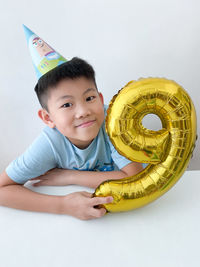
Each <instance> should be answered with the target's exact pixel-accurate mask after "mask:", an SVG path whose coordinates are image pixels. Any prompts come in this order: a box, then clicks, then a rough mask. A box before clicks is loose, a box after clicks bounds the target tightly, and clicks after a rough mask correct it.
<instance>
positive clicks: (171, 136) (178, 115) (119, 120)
mask: <svg viewBox="0 0 200 267" xmlns="http://www.w3.org/2000/svg"><path fill="white" fill-rule="evenodd" d="M150 113H153V114H156V115H157V116H158V117H159V118H160V120H161V122H162V127H163V128H162V129H161V130H159V131H153V130H149V129H146V128H145V127H144V126H143V125H142V119H143V117H144V116H145V115H147V114H150ZM106 130H107V133H108V135H109V137H110V140H111V142H112V143H113V145H114V146H115V148H116V149H117V151H118V152H119V153H120V154H122V155H124V156H125V157H127V158H128V159H130V160H132V161H137V162H143V163H148V166H147V167H146V168H145V169H144V170H143V171H142V172H140V173H138V174H136V175H134V176H131V177H127V178H123V179H120V180H108V181H105V182H103V183H102V184H100V185H99V186H98V188H96V190H95V193H94V196H113V198H114V201H113V202H112V203H110V204H105V205H104V207H105V208H106V210H107V211H109V212H119V211H127V210H132V209H135V208H139V207H142V206H144V205H146V204H148V203H150V202H152V201H153V200H155V199H157V198H158V197H160V196H161V195H163V194H164V193H165V192H166V191H168V190H169V189H170V188H171V187H172V186H173V185H174V184H175V183H176V182H177V181H178V179H179V178H180V177H181V176H182V174H183V173H184V171H185V169H186V168H187V166H188V163H189V160H190V158H191V156H192V152H193V149H194V146H195V141H196V113H195V108H194V105H193V103H192V100H191V98H190V97H189V95H188V94H187V93H186V91H185V90H184V89H183V88H182V87H181V86H180V85H178V84H177V83H176V82H174V81H170V80H167V79H164V78H146V79H140V80H138V81H131V82H129V83H128V84H127V85H126V86H125V87H124V88H122V90H121V91H119V93H118V94H117V95H115V96H114V97H113V99H112V101H111V102H110V105H109V108H108V111H107V117H106Z"/></svg>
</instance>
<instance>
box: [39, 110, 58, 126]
mask: <svg viewBox="0 0 200 267" xmlns="http://www.w3.org/2000/svg"><path fill="white" fill-rule="evenodd" d="M38 116H39V117H40V119H41V120H42V121H43V122H44V123H45V124H46V125H48V126H49V127H50V128H54V127H55V123H54V122H53V121H52V120H51V118H50V115H49V113H48V112H47V111H46V110H45V109H40V110H39V111H38Z"/></svg>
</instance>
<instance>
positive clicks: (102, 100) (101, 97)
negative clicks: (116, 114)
mask: <svg viewBox="0 0 200 267" xmlns="http://www.w3.org/2000/svg"><path fill="white" fill-rule="evenodd" d="M99 97H100V99H101V102H102V104H104V99H103V95H102V93H99Z"/></svg>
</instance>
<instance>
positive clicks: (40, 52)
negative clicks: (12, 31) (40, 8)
mask: <svg viewBox="0 0 200 267" xmlns="http://www.w3.org/2000/svg"><path fill="white" fill-rule="evenodd" d="M23 27H24V32H25V35H26V40H27V43H28V47H29V50H30V53H31V57H32V60H33V65H34V67H35V70H36V74H37V77H38V79H39V78H40V77H41V76H42V75H44V74H45V73H47V72H48V71H50V70H52V69H54V68H55V67H57V66H59V65H61V64H63V63H65V62H66V61H67V59H65V58H64V57H63V56H61V55H60V54H59V53H58V52H56V51H55V50H54V49H53V48H52V47H51V46H50V45H48V44H47V43H46V42H45V41H44V40H42V39H41V38H40V37H39V36H37V35H36V34H35V33H34V32H32V31H31V30H30V29H29V28H28V27H26V26H25V25H23Z"/></svg>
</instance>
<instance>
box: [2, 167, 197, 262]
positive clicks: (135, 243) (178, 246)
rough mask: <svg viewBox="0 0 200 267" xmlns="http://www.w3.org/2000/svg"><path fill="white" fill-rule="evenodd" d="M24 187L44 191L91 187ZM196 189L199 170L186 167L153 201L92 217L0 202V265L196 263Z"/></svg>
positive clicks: (57, 192) (51, 192) (63, 190)
mask: <svg viewBox="0 0 200 267" xmlns="http://www.w3.org/2000/svg"><path fill="white" fill-rule="evenodd" d="M28 186H29V187H30V188H31V189H32V190H35V191H38V192H43V193H48V194H60V195H62V194H67V193H70V192H73V191H82V190H88V191H90V192H92V191H91V189H90V190H89V189H87V188H83V187H77V186H68V187H40V188H37V189H35V188H32V186H31V185H30V184H29V185H28ZM199 188H200V171H187V172H185V174H184V175H183V176H182V178H181V179H180V180H179V182H178V183H177V184H176V185H175V186H174V187H173V188H172V189H171V190H170V191H169V192H167V193H166V194H165V195H164V196H162V197H161V198H160V199H158V200H156V201H155V202H153V203H151V204H149V205H147V206H145V207H143V208H140V209H137V210H133V211H130V212H124V213H115V214H108V215H106V216H104V217H103V218H101V219H96V220H91V221H81V220H78V219H75V218H73V217H70V216H67V215H54V214H45V213H35V212H27V211H20V210H14V209H9V208H5V207H0V266H2V267H15V266H17V267H32V266H34V267H54V266H55V267H63V266H67V267H74V266H87V267H89V266H93V267H100V266H101V267H112V266H113V267H118V266H119V267H129V266H131V267H132V266H136V267H147V266H148V267H149V266H150V267H151V266H152V267H157V266H158V267H165V266H167V267H184V266H187V267H189V266H192V267H195V266H200V193H199Z"/></svg>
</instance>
